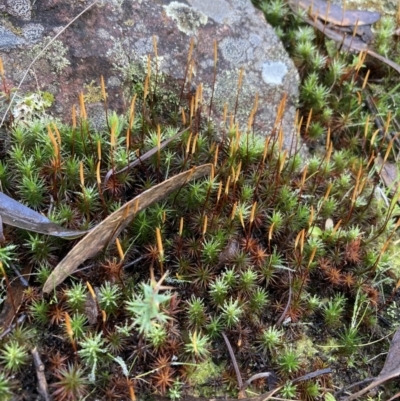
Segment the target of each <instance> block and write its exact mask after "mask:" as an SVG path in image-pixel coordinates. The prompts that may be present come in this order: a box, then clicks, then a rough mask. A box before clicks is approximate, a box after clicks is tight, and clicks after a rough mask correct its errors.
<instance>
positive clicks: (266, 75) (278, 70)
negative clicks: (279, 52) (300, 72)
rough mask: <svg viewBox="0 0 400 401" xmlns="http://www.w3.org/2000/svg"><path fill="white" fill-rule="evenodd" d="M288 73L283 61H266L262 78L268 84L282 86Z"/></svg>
mask: <svg viewBox="0 0 400 401" xmlns="http://www.w3.org/2000/svg"><path fill="white" fill-rule="evenodd" d="M287 72H288V68H287V65H286V64H285V63H282V62H281V61H266V62H264V63H263V66H262V78H263V81H264V82H265V83H266V84H272V85H281V84H282V80H283V78H284V77H285V75H286V74H287Z"/></svg>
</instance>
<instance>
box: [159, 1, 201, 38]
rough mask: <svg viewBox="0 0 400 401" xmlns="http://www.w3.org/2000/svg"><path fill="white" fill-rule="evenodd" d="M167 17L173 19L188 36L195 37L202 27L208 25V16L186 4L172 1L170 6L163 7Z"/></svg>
mask: <svg viewBox="0 0 400 401" xmlns="http://www.w3.org/2000/svg"><path fill="white" fill-rule="evenodd" d="M163 7H164V9H165V12H166V14H167V16H168V17H169V18H171V19H173V20H174V21H175V22H176V24H177V26H178V29H179V30H180V31H181V32H183V33H186V35H195V34H196V33H197V29H198V28H199V27H200V25H206V24H207V20H208V18H207V16H206V15H205V14H203V13H202V12H200V11H197V10H195V9H194V8H192V7H189V6H187V5H186V4H183V3H179V2H177V1H172V2H171V3H170V4H169V5H168V6H163Z"/></svg>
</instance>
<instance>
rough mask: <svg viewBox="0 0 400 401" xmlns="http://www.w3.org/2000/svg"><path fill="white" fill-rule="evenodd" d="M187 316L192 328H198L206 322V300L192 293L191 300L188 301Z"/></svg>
mask: <svg viewBox="0 0 400 401" xmlns="http://www.w3.org/2000/svg"><path fill="white" fill-rule="evenodd" d="M186 311H187V316H188V324H189V327H190V328H194V329H198V328H201V327H203V326H204V325H205V323H206V309H205V307H204V301H203V300H202V299H200V298H198V297H195V296H193V295H192V297H191V298H190V300H188V301H187V307H186Z"/></svg>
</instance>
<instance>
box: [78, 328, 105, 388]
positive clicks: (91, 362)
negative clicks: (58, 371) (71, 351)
mask: <svg viewBox="0 0 400 401" xmlns="http://www.w3.org/2000/svg"><path fill="white" fill-rule="evenodd" d="M79 345H80V348H81V349H80V350H79V351H78V354H79V356H80V357H81V358H82V360H83V361H84V362H85V363H86V365H87V366H89V367H91V372H90V375H89V380H90V381H91V382H95V380H96V370H97V365H98V363H99V361H100V360H102V359H104V358H105V357H107V353H108V348H107V345H106V343H105V340H104V338H102V333H98V334H93V333H89V334H88V335H87V336H85V337H84V338H83V339H82V340H81V341H80V342H79Z"/></svg>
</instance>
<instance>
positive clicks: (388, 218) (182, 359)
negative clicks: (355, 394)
mask: <svg viewBox="0 0 400 401" xmlns="http://www.w3.org/2000/svg"><path fill="white" fill-rule="evenodd" d="M262 9H263V10H265V13H266V16H267V18H271V22H272V23H273V24H275V25H276V24H278V21H279V27H280V28H281V35H282V36H285V37H286V43H288V48H289V51H290V52H291V54H292V55H293V57H294V59H295V62H296V63H297V64H298V66H299V71H300V74H301V76H302V86H301V97H300V101H299V113H298V114H299V118H298V122H297V127H298V131H299V132H298V134H299V135H301V137H302V138H303V140H304V141H305V142H306V143H307V145H309V146H308V147H309V152H310V154H309V156H308V159H307V160H305V159H304V157H303V156H301V153H300V150H299V148H294V149H292V151H291V152H289V150H288V149H283V147H282V143H283V135H284V132H283V131H282V130H280V129H279V123H280V122H279V120H278V121H277V126H276V127H275V128H274V129H273V130H272V132H266V133H265V134H266V136H265V137H260V136H257V135H254V133H253V131H252V125H251V124H248V125H245V126H239V125H238V124H235V115H234V110H229V111H227V113H231V115H232V118H229V115H228V116H227V118H226V120H225V124H224V125H223V126H221V127H217V126H213V125H212V124H208V122H209V121H211V120H209V118H208V113H209V112H208V110H209V107H208V105H207V104H202V98H201V92H199V89H196V92H195V93H193V96H192V98H191V99H190V101H189V102H188V101H187V99H181V101H180V92H179V90H180V91H181V92H182V93H186V92H188V91H187V87H186V85H187V84H188V83H187V82H184V83H183V84H182V88H179V90H178V93H176V94H175V95H176V97H175V98H174V99H175V101H174V109H173V110H172V111H173V113H172V114H173V116H169V115H168V113H166V107H165V104H162V101H163V96H157V94H158V88H160V86H159V84H160V83H161V82H162V79H163V77H162V76H161V74H159V73H158V72H157V71H155V70H154V69H153V70H151V71H147V70H146V68H147V64H146V68H145V69H144V70H143V71H142V70H141V71H142V73H143V74H142V81H143V82H139V81H138V82H137V83H135V86H134V88H133V89H132V93H131V96H132V105H131V108H130V109H129V110H128V111H127V113H126V115H117V114H116V113H111V112H109V111H108V110H107V117H106V121H107V126H105V127H104V128H102V129H94V128H93V127H92V126H91V124H90V122H89V121H88V119H87V116H86V114H85V96H84V95H82V96H81V97H80V101H81V103H80V113H81V114H80V116H79V117H77V116H76V115H74V117H73V124H72V126H69V125H66V124H61V123H59V122H56V121H50V120H48V118H47V116H44V117H43V116H42V117H39V116H36V115H35V113H33V115H32V116H31V117H32V118H30V119H29V121H28V120H27V119H26V120H25V121H22V120H20V121H19V122H14V124H11V125H10V127H9V128H8V130H7V138H6V139H2V140H3V142H2V144H3V146H2V147H1V151H2V160H1V162H0V183H1V186H2V190H3V191H4V192H5V193H6V194H8V195H10V196H12V197H13V198H15V199H17V200H19V201H20V202H22V203H24V204H26V205H27V206H29V207H31V208H32V209H36V210H38V211H39V212H41V213H43V214H45V215H47V216H48V217H49V218H51V220H52V221H54V222H57V223H59V224H62V225H63V226H64V227H68V228H71V229H90V228H92V227H95V226H96V225H97V224H98V223H100V222H101V221H103V220H104V219H105V218H106V217H108V216H109V215H110V214H111V213H112V212H114V211H116V210H119V209H120V208H121V207H122V206H123V205H124V204H125V203H126V202H128V201H129V200H131V199H133V198H135V197H136V196H138V195H140V194H142V193H144V192H145V191H146V190H148V189H150V188H153V187H154V186H155V185H157V184H159V183H162V182H164V181H165V180H168V179H169V178H171V177H174V176H176V175H178V174H179V173H181V172H183V171H189V170H190V169H191V168H192V167H195V166H200V165H202V164H205V163H211V164H212V165H213V169H212V172H211V173H210V175H209V176H208V177H205V178H199V179H196V180H194V181H192V182H185V183H184V185H181V186H180V187H179V188H177V189H176V190H175V191H174V192H173V193H172V194H170V195H168V196H165V197H162V199H161V198H160V199H159V200H158V202H156V203H153V204H150V205H149V206H148V207H146V208H144V209H143V210H141V211H140V212H138V213H137V214H136V215H135V217H134V219H133V221H132V223H131V224H129V225H128V226H127V227H125V228H124V230H122V231H121V233H120V235H119V237H118V241H113V242H112V243H110V244H109V246H108V248H107V249H104V250H102V251H101V252H99V254H98V255H96V256H95V257H94V258H93V259H91V260H90V261H88V262H86V263H85V264H84V265H82V266H80V267H79V269H78V271H77V272H75V273H74V274H73V277H69V278H68V279H67V280H66V281H64V282H63V283H61V284H60V285H58V286H56V287H55V288H53V289H52V291H51V292H50V294H48V295H43V294H42V292H41V288H42V285H43V283H44V282H46V281H47V280H48V278H49V276H50V278H51V277H52V276H51V275H50V274H51V272H52V271H53V269H54V266H56V265H57V263H58V262H59V261H60V259H61V258H63V257H64V256H65V255H66V254H67V253H68V251H69V250H70V249H72V247H73V246H74V243H67V242H66V241H65V240H63V239H60V238H57V237H52V236H45V235H42V234H36V233H28V232H27V231H24V230H21V229H16V228H12V227H10V226H5V228H4V231H3V235H4V239H5V242H4V243H1V244H0V262H1V263H2V266H3V272H2V277H3V279H2V280H1V281H0V300H1V302H2V303H3V304H6V303H7V302H12V301H10V300H11V297H12V293H11V287H10V285H11V284H10V282H11V281H15V280H18V278H17V276H16V273H15V271H14V268H15V269H16V271H18V269H19V268H20V267H22V266H29V267H30V269H31V273H30V276H29V287H28V288H26V289H25V291H24V299H23V300H22V301H21V302H20V304H19V305H16V306H17V308H16V312H17V314H19V315H20V314H25V315H26V316H27V319H29V325H28V324H26V323H25V324H22V325H21V324H20V325H19V326H18V327H15V328H14V329H13V330H11V332H10V333H9V334H8V335H5V336H1V337H0V368H2V369H3V370H4V373H1V374H0V398H4V399H9V398H10V394H12V393H13V392H14V391H17V390H16V389H18V388H19V387H18V386H23V385H24V383H25V380H26V378H27V375H28V373H29V372H28V371H29V369H26V367H27V366H30V365H29V364H28V361H29V352H28V351H29V349H30V348H27V347H26V346H25V345H24V344H25V343H27V344H29V345H37V346H38V348H39V350H41V353H42V354H43V355H44V354H45V355H47V357H46V359H44V364H45V368H46V371H47V372H48V376H47V380H48V381H49V384H50V389H51V390H50V392H51V394H52V396H53V397H54V399H55V400H56V401H57V400H67V399H78V398H83V397H86V396H87V395H88V394H91V392H95V393H96V394H98V396H99V397H103V398H104V399H107V397H108V398H110V397H111V394H112V397H119V398H121V399H129V398H130V399H133V396H132V394H134V393H136V394H143V393H145V392H147V393H152V392H153V393H154V392H157V393H161V394H169V395H170V397H171V398H172V399H177V398H178V397H179V394H180V392H181V391H188V392H191V393H193V394H197V395H199V394H200V395H201V394H202V392H203V394H208V395H210V396H212V395H213V394H215V393H216V391H217V390H216V388H219V391H220V392H221V393H222V394H223V395H225V396H227V395H233V394H236V393H237V392H238V391H239V390H240V389H239V388H238V384H237V374H236V373H234V364H233V362H232V360H231V358H230V357H229V355H228V353H227V352H226V346H225V343H224V340H223V335H222V333H224V334H225V335H226V337H227V338H228V339H229V342H230V343H231V346H232V349H233V352H234V354H235V358H236V360H237V362H236V363H237V365H238V366H239V368H240V371H241V372H242V374H246V375H249V376H251V375H252V374H256V373H261V371H263V372H264V371H270V370H274V371H275V372H277V381H278V386H279V387H280V390H279V391H280V392H279V394H280V396H281V397H284V398H288V399H290V398H296V397H297V398H300V399H309V400H311V399H316V398H318V397H322V396H323V395H324V394H325V393H327V392H333V391H334V389H335V387H336V386H344V385H346V384H349V382H350V381H356V378H361V377H362V376H363V375H364V374H366V372H367V371H368V372H370V373H371V374H374V375H377V374H378V373H379V368H380V367H381V366H382V365H383V358H382V357H380V356H379V355H378V354H380V353H381V350H380V348H379V347H380V344H379V342H377V340H379V339H380V338H382V337H383V336H384V335H387V334H389V330H390V328H389V327H385V326H383V325H381V323H380V319H379V318H380V317H382V316H383V314H384V313H385V309H386V306H389V305H392V303H393V302H395V301H396V297H395V294H396V289H397V287H396V283H397V281H398V268H397V264H396V263H394V262H393V260H394V256H393V251H392V249H391V242H392V240H393V239H394V238H395V235H396V234H397V228H398V225H399V223H398V221H397V220H396V216H397V215H398V206H397V202H396V201H397V198H398V193H390V191H389V190H388V191H385V190H384V189H382V186H381V184H380V182H379V176H378V175H376V174H374V171H373V160H374V158H375V157H376V156H377V154H378V153H381V154H382V155H384V157H385V161H386V162H391V161H392V158H393V157H394V156H393V154H392V153H391V152H394V150H393V149H395V146H394V143H395V142H394V140H388V141H386V140H385V138H386V137H385V136H382V137H381V140H380V141H379V143H378V141H376V136H377V135H380V134H379V133H376V130H375V128H374V127H373V124H372V121H373V116H368V110H366V109H365V108H364V107H363V105H362V101H360V99H361V100H362V99H363V97H364V96H365V92H364V91H363V89H365V85H366V84H365V83H364V78H365V76H366V74H367V69H366V67H359V61H360V57H361V56H356V55H353V54H347V53H341V52H339V51H338V50H337V49H335V48H334V47H333V46H332V44H331V43H330V42H329V41H328V40H325V39H324V38H323V37H321V35H320V33H318V32H315V31H314V29H313V28H310V27H309V26H306V25H305V24H304V23H303V22H302V19H301V18H299V17H298V16H296V15H294V14H293V12H292V11H291V10H290V9H289V7H287V5H286V4H285V3H284V2H282V1H273V2H265V3H263V4H262ZM283 32H285V33H283ZM383 36H384V35H383ZM383 36H382V38H383ZM382 38H381V39H382ZM381 39H380V40H381ZM382 40H383V39H382ZM149 60H150V63H149V66H150V68H151V66H152V65H153V63H152V62H151V60H153V57H152V56H149ZM153 61H154V60H153ZM363 62H365V63H367V61H366V60H363ZM368 67H370V68H372V66H369V65H368ZM379 73H380V71H379V70H377V71H376V74H379ZM216 79H217V81H218V76H217V77H216ZM386 79H387V81H385V83H384V84H382V85H389V84H390V82H391V80H394V78H393V77H385V80H386ZM363 85H364V88H363ZM89 87H90V88H97V87H99V88H100V92H101V93H102V95H103V92H105V90H106V88H105V86H104V81H103V80H102V81H100V84H99V85H98V84H97V83H93V84H92V83H91V84H89V86H87V90H88V91H89ZM370 90H372V91H373V90H374V88H373V86H372V84H371V86H370ZM90 93H91V94H92V95H94V94H95V93H94V92H93V93H92V92H90ZM96 93H97V92H96ZM396 96H397V95H395V94H392V95H391V96H388V97H384V99H383V100H382V102H383V103H385V102H386V104H387V103H388V102H390V101H394V100H393V99H392V97H396ZM389 97H391V100H389ZM102 98H103V102H104V99H106V97H105V96H102ZM28 100H29V99H28ZM238 101H239V102H240V96H239V100H238ZM282 105H284V101H283V103H282ZM378 106H379V107H382V105H378ZM105 109H106V107H105ZM159 113H162V118H155V117H157V116H158V115H159ZM177 116H178V118H177ZM37 117H39V118H37ZM168 117H171V118H168ZM250 117H251V118H254V115H253V116H250ZM387 124H388V127H390V126H391V124H392V123H391V121H388V122H387ZM388 130H389V128H388ZM179 132H181V134H179V135H177V133H179ZM269 134H271V135H269ZM169 138H172V139H171V140H170V141H169V142H167V144H166V145H165V147H163V148H162V144H163V143H164V142H163V141H165V140H168V139H169ZM293 146H294V144H293ZM151 150H152V152H150V153H146V152H148V151H151ZM144 155H147V156H146V157H143V156H144ZM128 165H130V167H129V168H127V166H128ZM105 181H106V183H104V182H105ZM378 187H379V188H381V191H380V190H378V189H377V188H378ZM382 193H383V195H382ZM10 293H11V296H9V294H10ZM3 307H4V306H3ZM18 307H19V309H18ZM392 308H393V305H392ZM17 309H18V311H17ZM35 328H36V329H37V330H36V331H35V330H33V329H35ZM32 330H33V331H32ZM39 333H41V334H39ZM367 340H368V341H367ZM366 343H368V345H366ZM304 344H308V345H307V347H305V346H304ZM310 344H312V346H311V345H310ZM361 345H363V346H362V347H361ZM311 348H313V349H312V350H311ZM315 349H318V352H319V359H316V358H315V357H311V356H310V355H315V352H317V351H315ZM212 355H214V356H217V360H218V363H217V365H218V366H215V364H216V362H215V361H214V360H213V359H212ZM349 355H351V359H352V361H353V362H352V363H353V365H354V366H356V367H357V372H359V374H356V373H354V374H355V376H354V377H353V378H352V379H349V378H348V376H346V375H338V376H332V377H331V376H330V375H325V376H317V377H312V378H310V379H309V380H307V381H304V382H296V378H299V377H300V376H302V375H304V374H305V373H308V372H313V371H315V370H318V369H324V368H327V367H331V368H332V369H333V368H337V369H338V371H343V369H346V367H348V363H349V362H348V359H347V357H348V356H349ZM375 355H378V356H377V357H376V358H374V357H375ZM202 366H209V367H210V369H209V370H210V372H209V373H210V376H209V377H208V378H205V379H204V377H203V376H204V369H201V367H202ZM211 367H213V368H212V369H211ZM200 376H201V378H200ZM260 377H261V376H260ZM200 379H201V380H200ZM247 390H248V391H249V393H248V394H254V393H257V394H260V393H263V392H267V391H268V384H267V381H266V380H265V378H264V379H263V378H262V377H261V378H259V379H257V380H254V381H252V382H251V384H250V385H249V387H247ZM391 391H392V390H391V388H390V387H389V386H388V389H387V392H388V393H389V392H391ZM251 392H252V393H251ZM208 395H207V396H208Z"/></svg>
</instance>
